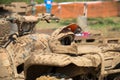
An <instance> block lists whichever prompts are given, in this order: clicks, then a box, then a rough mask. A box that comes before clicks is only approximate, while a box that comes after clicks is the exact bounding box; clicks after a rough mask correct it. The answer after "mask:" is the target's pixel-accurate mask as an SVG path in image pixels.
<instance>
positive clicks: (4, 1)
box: [0, 0, 97, 4]
mask: <svg viewBox="0 0 120 80" xmlns="http://www.w3.org/2000/svg"><path fill="white" fill-rule="evenodd" d="M18 1H20V2H27V3H30V0H0V3H1V4H9V3H11V2H18ZM34 1H36V2H37V3H43V2H44V0H34ZM53 1H54V2H70V1H72V2H74V1H97V0H53Z"/></svg>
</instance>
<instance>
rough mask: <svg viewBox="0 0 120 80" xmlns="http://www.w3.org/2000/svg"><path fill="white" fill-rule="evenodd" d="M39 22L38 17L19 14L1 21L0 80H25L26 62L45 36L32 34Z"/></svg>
mask: <svg viewBox="0 0 120 80" xmlns="http://www.w3.org/2000/svg"><path fill="white" fill-rule="evenodd" d="M37 22H38V20H37V18H36V17H33V16H20V15H17V14H16V15H14V17H13V16H12V15H11V16H10V17H7V18H1V19H0V30H1V31H0V57H1V58H0V80H24V75H23V74H24V73H23V66H24V62H25V60H26V59H27V58H28V57H29V56H30V55H31V54H30V53H31V52H32V51H34V50H35V47H36V46H39V44H38V43H40V42H39V41H40V40H41V39H40V38H41V36H44V35H42V34H41V35H40V34H32V33H33V29H34V28H35V24H36V23H37ZM46 38H47V37H46ZM43 40H44V38H43ZM36 49H37V48H36Z"/></svg>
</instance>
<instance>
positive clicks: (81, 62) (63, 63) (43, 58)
mask: <svg viewBox="0 0 120 80" xmlns="http://www.w3.org/2000/svg"><path fill="white" fill-rule="evenodd" d="M76 31H77V32H81V31H82V29H81V28H80V27H79V26H78V25H76V24H71V25H68V26H66V27H63V28H60V29H57V30H56V31H54V32H53V33H52V35H51V36H50V37H49V38H48V39H47V40H46V41H45V42H43V41H41V43H39V44H40V45H41V48H40V49H41V50H40V49H39V50H37V51H35V52H33V53H31V54H32V55H31V56H30V57H29V58H28V59H27V60H26V61H25V63H24V71H25V80H119V79H120V59H119V58H120V39H119V37H118V38H99V39H96V38H95V40H93V39H90V38H88V39H86V40H85V39H82V40H79V41H78V40H77V41H75V33H76ZM75 42H76V43H75ZM78 42H79V43H78ZM92 42H93V43H94V45H93V43H92ZM83 43H84V45H83ZM91 43H92V44H91Z"/></svg>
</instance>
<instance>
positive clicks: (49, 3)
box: [44, 0, 53, 13]
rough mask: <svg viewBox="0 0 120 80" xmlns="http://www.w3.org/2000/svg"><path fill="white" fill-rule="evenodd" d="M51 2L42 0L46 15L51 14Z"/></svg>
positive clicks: (50, 0) (51, 0)
mask: <svg viewBox="0 0 120 80" xmlns="http://www.w3.org/2000/svg"><path fill="white" fill-rule="evenodd" d="M52 2H53V0H44V3H45V7H46V12H47V13H51V8H52Z"/></svg>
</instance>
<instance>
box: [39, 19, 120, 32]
mask: <svg viewBox="0 0 120 80" xmlns="http://www.w3.org/2000/svg"><path fill="white" fill-rule="evenodd" d="M70 23H77V19H76V18H74V19H61V20H60V22H59V23H56V22H54V21H52V22H51V23H46V22H43V21H40V22H39V23H38V24H37V27H38V28H41V29H46V28H58V27H62V26H66V25H69V24H70ZM88 27H90V28H91V29H108V30H111V31H120V17H108V18H88Z"/></svg>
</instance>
